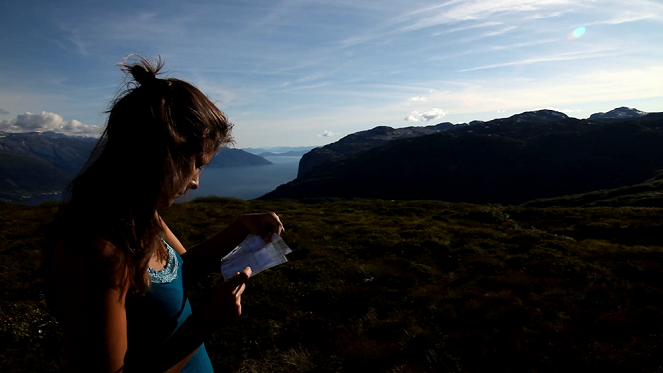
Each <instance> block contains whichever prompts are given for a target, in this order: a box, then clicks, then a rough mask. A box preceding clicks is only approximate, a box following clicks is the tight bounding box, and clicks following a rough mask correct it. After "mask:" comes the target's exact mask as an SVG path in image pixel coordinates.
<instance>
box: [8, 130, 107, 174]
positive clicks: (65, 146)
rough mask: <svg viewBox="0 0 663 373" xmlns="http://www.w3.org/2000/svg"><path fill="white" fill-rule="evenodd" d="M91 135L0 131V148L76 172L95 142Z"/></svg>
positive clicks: (71, 172)
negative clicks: (75, 135)
mask: <svg viewBox="0 0 663 373" xmlns="http://www.w3.org/2000/svg"><path fill="white" fill-rule="evenodd" d="M97 140H98V139H96V138H92V137H73V136H66V135H63V134H58V133H54V132H41V133H40V132H29V133H8V132H0V150H6V151H12V152H15V153H19V154H28V155H33V156H35V157H38V158H41V159H43V160H45V161H47V162H49V163H52V164H53V165H54V166H57V167H59V168H60V169H62V170H64V171H65V172H68V173H70V174H77V173H78V171H79V170H80V169H81V167H83V164H85V161H86V160H87V158H88V157H89V156H90V153H91V152H92V149H93V148H94V146H95V144H96V143H97Z"/></svg>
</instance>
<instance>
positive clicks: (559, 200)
mask: <svg viewBox="0 0 663 373" xmlns="http://www.w3.org/2000/svg"><path fill="white" fill-rule="evenodd" d="M661 176H662V175H659V176H657V177H656V178H654V179H652V180H648V181H646V182H644V183H640V184H635V185H627V186H624V187H621V188H615V189H604V190H595V191H591V192H587V193H580V194H574V195H570V196H560V197H554V198H541V199H535V200H532V201H528V202H526V203H524V204H523V206H526V207H553V206H555V207H598V206H612V207H619V206H633V207H663V178H662V177H661Z"/></svg>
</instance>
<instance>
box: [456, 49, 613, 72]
mask: <svg viewBox="0 0 663 373" xmlns="http://www.w3.org/2000/svg"><path fill="white" fill-rule="evenodd" d="M615 55H617V52H616V51H614V50H610V49H603V50H596V51H589V52H572V53H563V54H557V55H552V56H546V57H534V58H526V59H523V60H518V61H510V62H503V63H496V64H491V65H484V66H478V67H473V68H469V69H462V70H458V72H467V71H476V70H485V69H495V68H499V67H506V66H516V65H529V64H534V63H541V62H552V61H569V60H580V59H587V58H602V57H610V56H615Z"/></svg>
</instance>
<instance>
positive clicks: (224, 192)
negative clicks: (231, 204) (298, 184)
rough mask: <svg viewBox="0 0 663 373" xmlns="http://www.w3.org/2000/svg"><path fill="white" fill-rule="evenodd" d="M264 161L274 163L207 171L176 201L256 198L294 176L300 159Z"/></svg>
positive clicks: (269, 158)
mask: <svg viewBox="0 0 663 373" xmlns="http://www.w3.org/2000/svg"><path fill="white" fill-rule="evenodd" d="M265 159H267V160H268V161H270V162H273V163H274V164H270V165H267V166H252V167H229V168H215V169H209V168H208V169H206V170H205V171H204V172H203V174H202V175H201V177H200V186H199V187H198V189H196V190H190V191H188V192H187V193H186V194H185V195H183V196H182V197H180V198H179V199H178V200H177V201H175V202H185V201H190V200H192V199H193V198H196V197H203V196H218V197H234V198H240V199H253V198H258V197H260V196H262V195H263V194H265V193H267V192H271V191H272V190H274V189H276V187H277V186H279V185H281V184H285V183H287V182H288V181H291V180H293V179H294V178H296V177H297V169H298V168H299V160H300V159H301V157H265Z"/></svg>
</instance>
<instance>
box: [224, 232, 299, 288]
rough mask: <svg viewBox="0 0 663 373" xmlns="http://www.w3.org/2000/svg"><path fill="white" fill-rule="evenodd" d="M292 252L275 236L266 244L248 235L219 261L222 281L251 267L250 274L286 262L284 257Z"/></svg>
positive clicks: (259, 238)
mask: <svg viewBox="0 0 663 373" xmlns="http://www.w3.org/2000/svg"><path fill="white" fill-rule="evenodd" d="M291 252H292V250H290V248H289V247H288V245H286V243H285V242H284V241H283V239H281V237H280V236H279V235H277V234H273V235H272V241H271V242H269V243H267V242H265V241H264V240H263V239H262V238H261V237H260V236H256V235H254V234H251V235H249V236H248V237H247V238H246V239H245V240H244V241H243V242H242V243H241V244H239V246H237V247H236V248H234V249H233V250H232V251H231V252H230V253H228V255H226V256H225V257H223V259H221V273H222V274H223V279H224V280H229V279H231V278H232V277H233V276H235V273H237V272H241V271H243V270H244V268H246V267H251V270H252V274H251V276H255V275H257V274H258V273H260V272H262V271H264V270H266V269H269V268H272V267H274V266H277V265H279V264H282V263H285V262H287V261H288V259H286V257H285V256H286V255H287V254H290V253H291Z"/></svg>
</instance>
